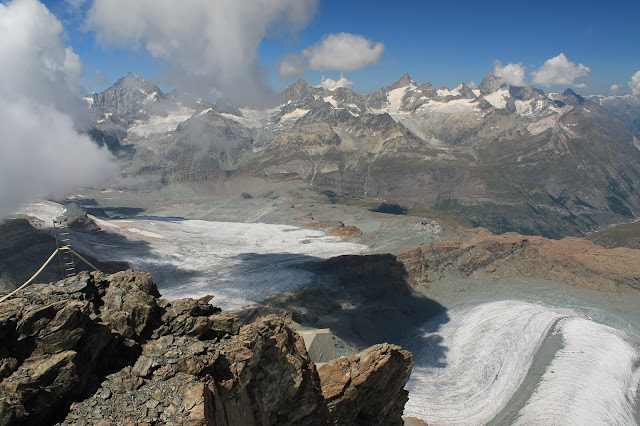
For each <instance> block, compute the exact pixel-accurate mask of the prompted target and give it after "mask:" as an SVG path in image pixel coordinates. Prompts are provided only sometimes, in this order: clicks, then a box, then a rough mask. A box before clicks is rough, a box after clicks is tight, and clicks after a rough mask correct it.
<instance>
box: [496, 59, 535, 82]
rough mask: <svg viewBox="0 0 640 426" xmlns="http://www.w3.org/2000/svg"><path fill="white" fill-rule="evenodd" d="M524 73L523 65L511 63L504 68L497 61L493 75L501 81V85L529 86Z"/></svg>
mask: <svg viewBox="0 0 640 426" xmlns="http://www.w3.org/2000/svg"><path fill="white" fill-rule="evenodd" d="M524 72H525V67H523V66H522V65H521V64H512V63H509V64H507V65H505V66H504V67H503V66H502V64H501V63H500V62H499V61H496V63H495V66H494V68H493V75H494V76H496V77H497V78H498V79H500V82H501V83H503V84H508V85H510V86H517V87H522V86H524V85H526V84H527V83H525V81H524Z"/></svg>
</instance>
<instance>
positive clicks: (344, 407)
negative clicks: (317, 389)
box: [318, 344, 413, 425]
mask: <svg viewBox="0 0 640 426" xmlns="http://www.w3.org/2000/svg"><path fill="white" fill-rule="evenodd" d="M412 366H413V361H412V357H411V353H410V352H408V351H403V350H401V348H400V347H399V346H395V345H389V344H381V345H375V346H372V347H370V348H369V349H367V350H365V351H362V352H360V353H359V354H356V355H353V356H350V357H346V358H338V359H335V360H333V361H331V362H329V363H327V364H324V365H322V366H320V367H319V368H318V372H319V373H320V379H321V381H322V393H323V394H324V397H325V399H326V401H327V405H328V407H329V411H330V412H331V418H332V419H333V422H334V424H337V425H365V424H366V425H373V424H383V425H402V424H403V421H402V417H401V416H402V411H403V410H404V404H405V403H406V402H407V400H408V392H407V391H406V390H405V389H403V386H404V385H403V384H402V383H406V381H407V380H409V375H410V374H411V367H412Z"/></svg>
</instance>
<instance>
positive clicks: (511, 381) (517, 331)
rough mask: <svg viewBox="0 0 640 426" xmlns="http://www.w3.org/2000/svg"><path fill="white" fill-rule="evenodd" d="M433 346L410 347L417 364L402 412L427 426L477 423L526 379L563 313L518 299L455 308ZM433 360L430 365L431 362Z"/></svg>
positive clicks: (498, 408)
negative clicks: (442, 355) (443, 355)
mask: <svg viewBox="0 0 640 426" xmlns="http://www.w3.org/2000/svg"><path fill="white" fill-rule="evenodd" d="M448 315H449V317H450V321H449V322H448V323H446V324H444V325H443V326H442V328H441V329H440V331H439V332H437V333H436V335H438V336H440V337H442V339H443V341H442V345H443V346H444V347H446V349H445V353H446V358H445V359H441V360H440V362H442V363H444V366H431V365H434V364H436V362H435V361H437V360H435V359H434V355H436V354H437V348H433V347H422V348H421V347H415V348H414V347H410V350H412V352H413V354H414V361H415V366H414V368H413V372H412V374H411V378H410V379H409V382H408V383H407V389H408V390H409V401H408V402H407V404H406V406H405V411H404V414H405V416H415V417H418V418H421V419H424V420H425V421H427V423H429V425H480V424H485V423H486V422H488V421H490V420H491V419H493V418H494V417H495V416H496V415H497V414H498V413H499V412H500V411H502V409H503V408H504V407H505V406H506V405H507V403H508V402H509V399H510V398H511V396H512V395H513V394H514V393H515V392H516V391H517V390H518V388H519V386H520V383H522V381H523V380H524V378H525V376H526V374H527V372H528V370H529V366H530V365H531V363H532V361H533V357H534V356H535V354H536V352H537V351H538V349H539V348H540V346H541V345H542V343H543V341H544V339H545V337H546V336H547V334H548V333H549V331H550V330H551V328H552V327H553V326H554V324H555V323H556V321H558V320H559V319H560V318H562V317H563V316H564V315H566V314H565V313H562V312H555V311H551V310H549V309H547V308H544V307H543V306H540V305H537V304H533V303H527V302H517V301H500V302H492V303H485V304H481V305H474V306H465V307H459V308H454V309H452V310H450V311H449V312H448ZM430 364H431V365H430Z"/></svg>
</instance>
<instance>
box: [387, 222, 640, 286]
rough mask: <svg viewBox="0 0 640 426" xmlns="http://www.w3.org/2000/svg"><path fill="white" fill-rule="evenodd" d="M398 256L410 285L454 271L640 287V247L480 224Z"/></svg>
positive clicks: (471, 274) (423, 284)
mask: <svg viewBox="0 0 640 426" xmlns="http://www.w3.org/2000/svg"><path fill="white" fill-rule="evenodd" d="M397 259H398V261H400V262H401V263H402V264H403V265H404V267H405V269H406V273H407V279H408V281H409V283H410V284H411V286H413V287H419V286H428V285H429V283H433V282H435V281H437V280H438V279H440V278H443V277H446V276H455V275H458V276H474V277H496V278H508V277H532V278H543V279H548V280H553V281H559V282H563V283H566V284H570V285H575V286H579V287H584V288H589V289H592V290H601V291H612V292H618V293H638V292H640V251H638V250H632V249H628V248H615V249H606V248H604V247H602V246H599V245H596V244H594V243H592V242H590V241H587V240H584V239H581V238H573V237H566V238H563V239H562V240H550V239H546V238H543V237H535V236H523V235H520V234H516V233H506V234H502V235H492V234H490V233H489V232H486V231H483V230H481V229H480V230H479V235H478V236H477V237H475V238H472V239H471V240H468V241H464V242H463V241H460V240H454V241H449V242H443V243H439V244H435V245H433V246H430V247H418V248H414V249H411V250H407V251H405V252H403V253H401V254H399V255H398V256H397Z"/></svg>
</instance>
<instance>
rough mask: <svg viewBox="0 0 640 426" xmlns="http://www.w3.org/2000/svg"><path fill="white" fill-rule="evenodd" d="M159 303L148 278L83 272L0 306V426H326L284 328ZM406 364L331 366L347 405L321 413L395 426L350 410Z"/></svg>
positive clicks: (293, 337)
mask: <svg viewBox="0 0 640 426" xmlns="http://www.w3.org/2000/svg"><path fill="white" fill-rule="evenodd" d="M159 296H160V295H159V293H158V291H157V288H156V285H155V284H154V283H153V281H152V280H151V277H150V276H149V275H148V274H144V273H140V272H132V271H126V272H119V273H117V274H114V275H111V276H106V275H102V274H99V273H92V274H89V273H86V272H85V273H81V274H79V275H78V276H76V277H73V278H70V279H67V280H65V281H61V282H59V283H57V284H55V285H41V284H38V285H33V286H31V287H28V288H27V289H24V290H23V291H21V292H20V293H19V294H17V295H16V296H15V297H14V298H13V299H9V300H8V301H5V302H3V303H2V304H0V339H1V342H2V345H0V355H1V360H0V378H1V379H2V382H1V383H0V424H54V423H61V424H74V425H77V424H87V425H88V424H103V425H107V424H157V423H162V424H191V425H237V424H242V425H275V424H278V425H280V424H309V425H328V424H332V423H334V422H337V421H338V420H335V419H338V417H335V416H336V415H337V414H334V415H333V417H331V416H330V414H329V409H328V408H327V402H325V397H324V396H323V390H322V388H321V382H320V378H319V376H318V372H317V370H316V367H315V365H314V364H313V363H312V362H311V360H310V359H309V357H308V355H307V352H306V349H305V347H304V341H303V340H302V338H301V337H300V336H299V335H298V334H297V333H296V332H295V331H294V330H293V329H292V328H290V326H289V325H288V321H287V320H285V319H284V318H282V317H279V316H276V315H267V316H264V317H260V318H258V319H256V320H255V321H254V322H251V323H249V324H245V325H243V324H242V322H241V320H240V318H239V317H237V316H236V315H234V314H230V313H222V312H220V309H218V308H216V307H214V306H212V305H211V304H210V303H209V302H210V300H211V298H212V297H211V296H207V297H203V298H201V299H197V300H193V299H181V300H175V301H172V302H168V301H166V300H164V299H159ZM399 354H401V356H399ZM351 364H353V366H351ZM410 364H411V358H410V354H408V353H406V352H401V351H399V348H396V347H388V346H380V348H378V349H372V350H371V351H369V352H367V353H364V354H360V356H359V357H354V358H353V359H351V358H349V359H348V360H341V361H340V363H339V366H340V368H345V369H349V371H352V374H353V376H354V377H357V381H354V382H353V383H351V384H349V385H348V386H346V387H345V389H346V390H348V395H349V397H348V398H343V399H342V400H340V401H337V400H336V398H334V397H332V400H331V401H329V406H330V407H332V408H331V410H332V412H334V413H339V412H340V408H339V407H341V406H344V407H357V409H358V410H359V412H360V413H362V414H361V417H360V418H362V419H364V418H369V417H363V416H374V417H375V416H377V415H380V416H383V417H380V419H379V422H380V423H384V424H397V423H398V421H400V420H399V419H400V415H401V413H402V404H404V400H402V398H401V397H397V398H394V399H393V401H395V402H393V403H392V402H391V401H387V403H386V404H385V405H384V406H382V404H378V405H379V407H377V408H380V407H383V408H384V409H382V410H380V409H379V410H378V411H377V412H375V411H372V410H373V408H374V407H373V406H370V405H371V404H370V402H369V401H368V400H367V401H359V400H358V398H362V397H365V398H367V399H369V398H371V397H372V395H371V392H372V391H373V389H374V388H375V386H382V385H383V384H384V389H385V392H379V395H378V397H379V398H382V399H383V400H385V401H386V400H387V399H388V398H387V396H386V395H387V391H386V390H390V389H395V390H394V393H393V395H396V394H397V395H404V394H402V391H400V389H401V388H402V387H403V386H404V384H405V382H406V380H407V378H408V374H409V372H410V367H411V365H410ZM398 372H406V375H404V374H399V373H398ZM405 376H406V377H405ZM369 377H371V380H372V383H370V384H368V383H367V380H369ZM345 395H346V394H345ZM400 401H402V402H400ZM335 407H338V408H335ZM336 410H337V411H336ZM376 413H378V414H376ZM340 416H341V417H339V418H340V419H342V418H346V417H345V416H346V414H340ZM374 417H371V418H374ZM332 419H334V420H332ZM389 422H391V423H389Z"/></svg>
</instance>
